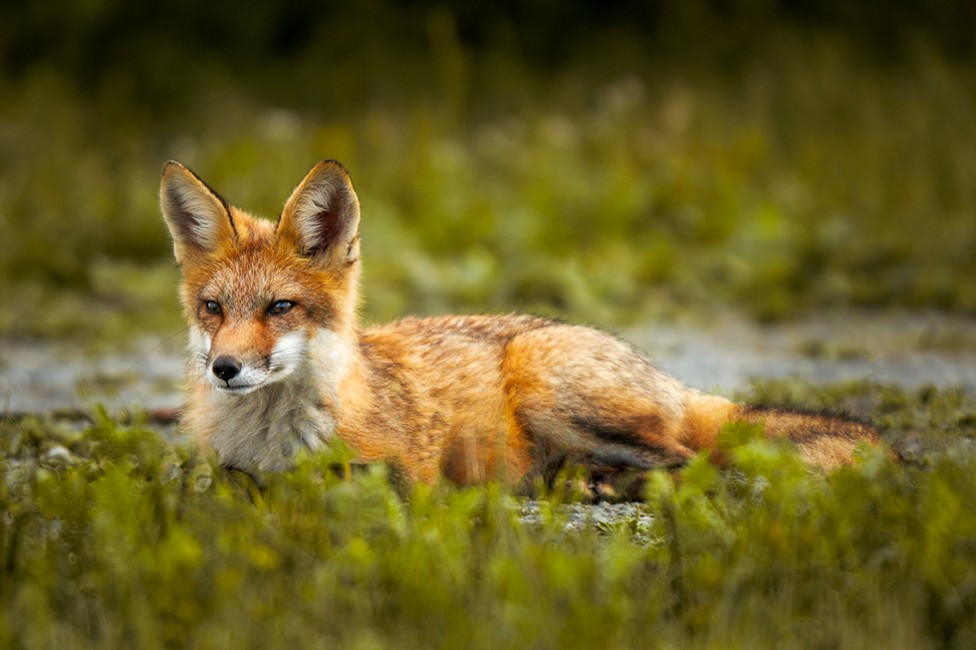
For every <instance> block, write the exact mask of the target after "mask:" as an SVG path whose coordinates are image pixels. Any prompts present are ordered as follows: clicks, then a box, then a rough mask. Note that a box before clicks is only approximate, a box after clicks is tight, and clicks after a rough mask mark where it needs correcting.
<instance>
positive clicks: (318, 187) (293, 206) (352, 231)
mask: <svg viewBox="0 0 976 650" xmlns="http://www.w3.org/2000/svg"><path fill="white" fill-rule="evenodd" d="M278 237H279V238H280V239H281V240H283V241H286V242H288V243H289V244H290V245H291V246H293V247H294V248H295V249H296V250H298V252H299V254H301V255H302V256H304V257H308V258H310V259H312V260H314V261H316V262H318V263H319V264H321V265H323V266H325V267H331V268H345V267H347V266H350V265H351V264H353V263H354V262H355V261H356V260H358V259H359V199H358V198H357V197H356V191H355V190H354V189H353V188H352V181H351V180H349V174H348V172H346V169H345V167H343V166H342V165H340V164H339V163H337V162H336V161H334V160H326V161H323V162H320V163H319V164H317V165H316V166H315V167H313V168H312V171H310V172H309V173H308V174H306V176H305V178H304V179H303V180H302V182H301V183H299V185H298V187H296V188H295V190H294V191H293V192H292V193H291V196H289V197H288V200H287V201H286V202H285V207H284V209H283V210H282V211H281V219H280V220H279V221H278Z"/></svg>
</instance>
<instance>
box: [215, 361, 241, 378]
mask: <svg viewBox="0 0 976 650" xmlns="http://www.w3.org/2000/svg"><path fill="white" fill-rule="evenodd" d="M211 371H212V372H213V374H214V375H216V376H217V378H218V379H220V380H222V381H230V380H231V379H233V378H234V377H236V376H237V374H238V373H239V372H240V371H241V362H240V361H239V360H237V359H235V358H234V357H229V356H227V355H223V356H220V357H217V358H216V359H214V362H213V367H212V368H211Z"/></svg>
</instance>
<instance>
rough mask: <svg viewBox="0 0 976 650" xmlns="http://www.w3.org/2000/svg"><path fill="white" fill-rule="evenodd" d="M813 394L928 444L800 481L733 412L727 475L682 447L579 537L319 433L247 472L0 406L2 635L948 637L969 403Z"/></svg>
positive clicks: (972, 570) (73, 642)
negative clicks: (686, 455)
mask: <svg viewBox="0 0 976 650" xmlns="http://www.w3.org/2000/svg"><path fill="white" fill-rule="evenodd" d="M831 390H832V391H833V393H831ZM815 393H816V394H819V395H820V398H819V399H820V402H821V403H824V404H827V403H830V404H833V405H834V406H837V400H836V399H835V398H834V397H831V396H830V395H828V393H831V394H832V395H835V396H836V395H841V396H845V397H847V396H850V395H852V394H853V395H855V396H858V397H861V398H865V396H869V397H870V398H871V399H874V400H877V401H879V402H880V403H882V404H883V407H882V408H880V409H879V413H880V415H879V418H880V422H883V423H889V424H890V425H891V427H892V429H893V430H905V428H906V427H916V425H919V424H921V425H922V426H921V427H918V428H916V430H918V431H922V432H923V433H924V434H925V436H926V440H928V441H929V442H930V444H931V447H930V449H929V451H927V452H926V453H925V454H923V455H920V456H919V457H918V460H917V462H915V463H912V464H908V465H906V464H898V463H895V462H893V461H891V460H890V459H889V458H887V457H886V456H885V455H884V454H881V453H877V452H868V453H866V455H865V457H864V458H863V459H862V461H861V462H860V463H859V464H857V465H856V466H854V467H850V468H845V469H841V470H839V471H836V472H834V473H832V474H830V475H829V476H820V475H811V474H810V473H809V472H808V470H806V469H805V468H804V467H803V466H802V465H801V464H800V463H799V461H798V460H797V459H796V458H795V457H794V456H793V455H792V454H791V453H790V452H789V451H788V450H786V449H784V448H782V447H776V446H772V445H770V444H769V443H766V442H760V441H758V440H757V439H756V438H755V436H756V433H757V432H756V431H754V430H752V429H751V428H749V427H742V428H739V429H732V430H729V431H727V432H726V434H725V443H724V444H725V445H726V447H727V448H728V449H730V450H731V451H730V452H729V454H730V457H731V458H733V459H734V471H731V472H719V471H718V470H717V469H716V468H715V467H714V466H712V465H711V464H710V463H709V462H708V461H707V459H706V458H705V457H701V458H698V459H696V460H695V461H693V462H692V463H691V464H690V465H689V466H688V467H686V468H685V469H684V470H683V471H682V472H681V473H680V474H679V475H678V476H676V477H671V476H669V475H667V474H665V473H660V474H655V475H653V476H652V479H651V481H650V482H649V487H648V491H647V502H646V503H645V504H644V505H642V506H641V507H640V508H639V509H637V510H634V511H630V513H629V514H627V515H626V516H622V517H618V518H616V519H612V520H610V521H609V522H606V521H605V522H604V523H603V524H600V525H591V526H589V527H584V528H583V529H578V528H575V527H573V526H569V525H568V524H569V519H568V518H569V516H570V514H569V513H570V511H569V510H568V509H567V508H566V507H564V506H562V505H561V504H562V503H564V502H563V500H562V499H563V497H562V496H560V495H559V494H553V495H551V496H550V497H549V498H547V499H546V500H544V501H542V502H539V503H538V504H537V506H536V508H535V510H534V512H536V513H537V514H538V515H540V516H538V517H536V518H534V519H532V520H529V519H527V518H524V517H523V512H524V511H525V507H526V506H525V503H524V501H522V500H521V499H518V498H515V497H514V496H512V495H510V494H508V493H506V492H505V491H504V490H500V489H499V488H498V487H497V486H485V487H476V488H466V489H457V488H447V487H436V488H433V489H431V488H427V487H424V486H416V487H410V486H402V485H401V486H399V487H397V485H396V484H395V483H393V484H391V482H390V480H389V479H388V477H387V474H386V472H385V470H384V469H383V468H381V467H375V468H373V469H372V470H371V471H367V472H365V473H359V474H355V475H353V477H351V478H349V479H342V478H339V476H338V475H337V474H336V473H335V471H333V470H332V469H331V467H333V466H335V464H337V463H338V464H342V463H344V462H345V461H346V459H347V456H346V455H345V454H344V452H343V451H342V450H339V449H336V450H333V451H332V452H329V453H327V454H325V455H323V456H320V457H310V458H306V459H304V460H303V461H302V462H301V463H300V464H299V466H298V468H297V469H296V470H294V471H292V472H289V473H286V474H282V475H277V476H270V477H266V478H267V483H266V485H265V486H264V487H263V488H261V489H259V488H257V487H256V486H255V485H254V484H253V482H251V480H250V479H249V478H247V477H245V476H243V475H240V474H237V473H231V474H228V473H226V472H224V471H222V470H215V469H214V468H212V467H211V466H210V465H209V464H207V463H206V462H205V461H204V460H203V459H201V458H199V457H198V456H197V455H195V454H194V453H193V452H192V451H191V450H189V449H188V448H186V447H185V446H183V445H182V444H178V443H176V444H174V443H170V442H166V441H165V439H164V438H163V437H161V436H160V435H159V433H158V432H156V431H154V430H152V429H151V428H149V427H146V426H145V425H139V424H135V425H130V426H123V425H121V424H119V423H117V422H114V421H112V420H110V419H108V418H107V417H106V416H105V415H104V414H99V413H97V412H96V414H95V415H94V420H93V423H92V424H91V425H88V426H86V427H85V428H84V429H83V430H80V431H79V430H78V428H77V427H68V426H63V425H58V424H56V423H52V422H41V421H37V420H30V419H27V420H22V421H19V422H12V421H9V420H6V421H3V422H0V427H2V429H3V431H2V434H3V435H0V445H2V449H0V452H2V453H0V477H2V481H0V506H2V510H3V512H4V513H5V515H4V516H3V517H2V518H0V643H2V644H3V645H4V646H5V647H31V648H45V647H59V648H85V647H106V646H109V647H120V646H126V647H145V648H153V647H174V646H178V647H214V648H221V647H241V646H261V647H294V646H296V645H303V646H308V647H333V646H340V647H352V648H374V647H390V646H396V647H404V648H413V647H418V648H419V647H424V648H429V647H461V646H463V647H472V648H498V647H520V648H521V647H534V648H548V647H566V648H575V647H592V646H593V645H594V644H603V645H608V646H611V647H620V648H627V647H635V648H636V647H647V646H648V645H657V646H661V647H729V646H748V647H783V646H792V647H838V648H853V647H865V646H871V647H878V646H883V647H891V648H919V647H955V648H963V647H970V646H971V644H972V643H973V641H974V640H976V627H974V620H976V619H974V618H973V616H972V613H973V611H974V608H976V545H974V541H973V540H976V527H974V526H976V511H974V502H973V500H972V499H971V498H970V497H969V495H971V494H973V492H974V490H976V478H974V477H976V448H974V447H973V445H972V440H973V436H974V434H976V425H974V423H976V402H974V401H973V399H972V397H971V396H969V397H966V396H965V395H963V394H960V393H956V392H952V391H949V392H939V391H935V390H929V391H924V392H922V393H919V394H906V393H904V392H901V391H899V390H897V389H891V388H884V387H877V386H867V385H865V386H860V387H853V386H844V387H836V388H834V389H830V390H826V389H817V391H815ZM791 394H792V395H793V398H797V397H801V398H803V399H811V398H810V397H809V396H807V397H803V396H801V395H799V394H798V392H797V389H796V388H795V387H792V388H791V387H790V386H788V385H773V384H770V385H767V386H765V387H763V388H757V390H756V395H755V396H754V397H755V398H756V401H763V400H776V401H777V402H778V403H782V402H783V401H784V400H785V401H787V402H788V401H789V400H790V399H792V398H790V395H791ZM806 403H807V404H810V405H817V403H818V402H817V401H816V400H815V399H814V400H813V401H809V402H806ZM920 413H931V414H941V413H944V414H945V415H931V416H928V417H929V418H930V419H928V420H925V419H924V418H923V419H921V420H919V414H920ZM648 515H649V516H650V518H649V519H648Z"/></svg>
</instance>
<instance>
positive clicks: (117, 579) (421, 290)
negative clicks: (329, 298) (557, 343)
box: [0, 0, 976, 650]
mask: <svg viewBox="0 0 976 650" xmlns="http://www.w3.org/2000/svg"><path fill="white" fill-rule="evenodd" d="M936 4H937V7H936V8H935V9H933V8H932V7H931V6H930V5H924V4H920V3H916V2H911V1H910V0H892V2H888V3H884V4H878V7H877V8H873V7H869V6H867V5H865V6H864V7H860V6H858V7H853V6H852V5H850V3H847V2H843V1H842V0H804V1H803V2H775V1H773V2H762V3H755V2H750V3H740V4H736V3H720V2H712V1H710V0H665V1H663V2H659V3H644V2H620V3H609V4H608V3H603V2H596V1H594V0H570V1H567V2H560V3H548V2H514V3H513V2H500V3H492V4H490V5H486V4H485V3H473V2H466V1H463V0H462V1H460V2H455V3H453V4H445V3H443V2H440V1H439V0H413V1H411V2H393V1H392V0H366V1H364V2H356V3H308V2H303V1H300V0H282V1H281V2H277V3H261V4H260V6H255V7H244V6H242V5H241V3H231V2H229V0H215V1H214V2H207V3H199V2H195V1H192V0H171V1H170V2H166V3H132V2H124V1H123V0H99V1H98V2H82V3H63V2H55V1H54V0H32V1H31V2H27V1H23V0H12V1H10V2H5V3H3V4H2V5H0V145H2V146H0V232H3V236H2V243H0V287H2V291H0V340H2V341H5V342H6V343H5V344H10V342H11V341H12V340H14V339H23V338H45V337H47V338H53V339H58V340H63V341H66V342H68V343H69V344H71V345H72V346H73V347H77V346H74V344H75V343H77V342H86V343H90V342H94V343H98V342H99V341H101V342H103V343H104V342H105V341H109V342H111V345H112V346H113V348H115V347H117V346H118V345H120V342H121V341H122V340H123V339H124V338H126V337H128V336H129V335H131V334H133V333H149V334H151V335H152V336H154V337H158V338H163V337H165V336H167V335H168V334H170V333H173V332H178V331H179V330H180V328H181V327H182V323H181V319H180V316H179V308H178V305H177V301H176V283H177V281H178V279H177V275H176V270H175V268H174V265H173V262H172V259H171V253H170V244H169V242H168V238H167V235H166V232H165V228H164V226H163V224H162V221H161V219H160V217H159V214H158V207H157V205H156V202H157V199H156V189H155V188H156V186H157V183H158V173H159V170H160V168H161V166H162V163H163V162H164V161H165V160H166V159H169V158H176V159H179V160H181V161H183V162H185V163H186V164H188V165H189V166H190V167H191V168H193V169H195V170H196V171H197V172H199V173H200V174H201V175H202V176H203V177H204V178H206V179H207V180H208V181H209V182H210V183H211V184H212V185H213V186H214V187H216V188H217V189H218V190H219V191H220V192H221V193H222V194H223V195H224V196H225V197H226V198H227V199H228V200H229V201H231V202H233V203H234V204H236V205H239V206H241V207H243V208H245V209H249V210H253V211H254V212H257V213H261V214H265V215H268V216H274V215H275V214H277V213H278V210H279V209H280V206H281V204H282V202H283V200H284V198H285V196H286V195H287V193H288V192H289V191H290V189H291V188H292V187H293V186H294V185H295V184H296V183H297V182H298V180H299V179H300V178H301V176H302V175H303V174H304V173H305V172H306V171H307V169H308V168H309V167H310V166H311V165H312V164H313V163H314V162H315V161H316V160H318V159H321V158H326V157H329V158H336V159H339V160H341V161H343V162H344V163H345V164H346V165H347V166H348V167H349V169H350V171H351V173H352V175H353V179H354V181H355V183H356V186H357V188H358V190H359V192H360V195H361V199H362V203H363V209H364V221H363V226H362V227H363V247H364V254H365V266H364V270H365V284H366V287H365V291H364V293H365V297H366V300H367V303H366V304H365V305H364V314H365V317H366V319H367V320H368V321H380V320H386V319H388V318H393V317H396V316H400V315H402V314H404V313H408V312H413V313H437V312H444V311H449V310H450V311H502V310H520V311H536V312H542V313H548V314H556V315H561V316H567V317H570V318H573V319H578V320H586V321H591V322H595V323H598V324H613V325H617V326H619V325H625V324H627V323H628V322H632V321H640V320H641V319H645V318H647V317H648V315H649V314H653V316H654V317H655V318H666V317H668V316H669V315H675V314H677V313H678V312H679V311H680V312H685V311H691V312H693V313H695V314H702V313H705V314H708V313H709V310H711V309H724V308H726V307H728V306H730V305H731V306H734V307H736V308H741V309H743V310H745V311H746V312H748V313H749V314H751V315H753V316H755V317H757V318H763V319H779V318H789V317H792V316H795V315H798V314H802V313H804V312H809V311H815V310H822V309H830V308H835V307H842V308H843V307H851V306H854V307H871V308H887V307H906V308H909V309H911V308H920V309H932V308H937V309H943V310H949V311H955V312H959V313H973V312H976V284H974V283H972V282H971V281H969V279H970V278H972V277H974V275H976V220H974V219H973V215H974V214H976V150H974V148H973V146H972V143H973V142H976V120H974V119H972V116H973V114H974V111H976V66H974V65H973V64H974V62H976V30H974V29H973V25H974V24H976V16H974V12H976V9H974V7H976V5H974V4H973V3H971V2H964V1H961V0H960V1H954V0H947V1H945V2H940V3H936ZM652 5H653V6H652ZM732 5H734V6H732ZM950 347H951V346H950ZM0 352H2V350H0ZM827 352H829V350H828V351H824V350H822V349H812V350H811V353H812V354H818V353H827ZM3 363H4V360H3V359H2V358H0V370H6V367H4V366H3ZM744 397H747V398H749V399H750V400H751V401H754V402H756V403H761V404H778V405H783V404H793V405H799V406H803V407H807V408H826V409H844V410H850V411H853V412H855V413H859V414H869V417H871V418H872V419H873V420H874V422H875V423H876V424H877V425H878V426H880V427H881V428H882V429H884V430H885V431H888V432H889V434H888V435H889V437H890V438H891V439H892V440H898V439H900V438H903V437H905V436H906V434H907V433H908V432H916V433H918V434H919V437H918V438H914V437H910V436H909V437H905V441H904V442H903V443H902V444H903V447H902V451H903V453H904V455H905V456H906V457H907V458H908V459H909V462H905V463H896V462H894V461H892V460H891V459H890V458H888V457H887V456H886V455H884V454H883V453H882V452H879V451H870V450H865V453H864V458H863V459H862V460H861V462H860V463H859V464H857V465H856V466H854V467H850V468H845V469H842V470H839V471H837V472H834V473H832V474H830V475H828V476H821V475H812V474H810V473H809V472H808V471H807V470H806V469H805V468H803V467H802V466H801V465H800V464H799V463H798V461H797V460H796V458H795V457H794V456H793V455H791V453H790V452H789V451H788V450H785V449H783V448H781V447H777V446H774V445H771V444H769V443H764V442H759V441H757V440H756V431H754V430H753V429H751V428H749V427H732V428H730V429H729V430H727V431H726V432H725V434H724V441H725V442H724V444H725V445H726V446H727V448H728V451H727V455H728V457H729V458H731V459H732V460H733V469H731V470H729V471H724V472H720V471H718V470H717V469H716V468H715V467H714V466H712V465H711V464H710V463H709V462H708V460H707V459H706V458H705V457H701V458H697V459H696V460H694V461H693V462H692V463H691V464H690V465H689V466H688V467H686V468H685V469H684V470H683V471H681V472H680V473H678V474H677V475H676V476H669V475H667V474H663V473H658V474H653V475H652V476H651V479H650V481H649V484H648V486H647V493H646V497H647V500H646V503H644V504H642V505H640V506H638V507H633V508H631V509H629V510H625V511H621V512H617V513H616V514H614V515H613V516H609V517H608V516H605V510H604V509H603V506H592V507H588V508H582V507H581V506H579V505H578V504H575V503H574V502H573V497H574V495H572V494H562V493H556V494H551V495H548V496H547V497H546V498H545V499H543V500H541V501H536V502H528V501H526V500H524V499H521V498H518V497H516V496H514V495H511V494H509V493H507V492H505V491H504V490H502V489H500V488H499V487H498V486H485V487H477V488H465V489H456V488H449V487H446V486H438V487H435V488H426V487H423V486H404V485H401V484H399V483H398V482H397V481H396V480H395V478H391V477H390V476H389V472H388V471H387V470H386V469H385V468H383V467H375V468H371V469H369V470H367V471H365V472H362V473H354V474H353V475H351V476H348V477H347V478H341V477H340V474H343V475H346V474H347V473H346V472H341V473H337V472H336V471H335V469H334V467H335V466H339V467H344V466H346V465H347V463H348V457H347V455H346V454H345V453H344V452H343V450H341V449H333V450H331V451H330V452H329V453H327V454H325V455H323V456H320V457H310V458H305V459H303V460H302V462H301V463H300V465H299V467H298V468H297V469H296V470H295V471H293V472H289V473H287V474H283V475H280V476H269V477H265V481H266V482H265V484H264V485H262V486H261V487H259V486H257V485H256V484H255V483H254V482H253V481H252V480H251V479H250V478H249V477H246V476H244V475H240V474H237V473H227V472H224V471H222V470H219V469H215V468H213V467H211V465H210V464H208V462H206V460H205V459H202V458H200V457H198V456H197V455H196V454H195V452H193V451H192V450H190V449H189V448H187V447H186V446H184V445H183V444H182V443H175V442H172V441H171V439H170V438H169V436H168V433H167V432H161V431H159V430H156V429H154V428H152V427H151V426H149V425H148V424H146V423H138V422H137V423H135V424H123V423H121V422H117V421H113V420H112V419H110V418H109V417H107V416H106V415H105V413H104V412H96V413H95V414H94V415H93V417H92V421H91V422H90V423H86V424H84V425H82V426H78V425H77V423H69V422H63V421H57V420H53V419H44V418H40V417H38V418H31V417H27V418H21V419H14V418H13V417H12V416H10V415H9V414H3V415H0V647H11V648H18V647H25V648H58V649H59V650H71V649H73V648H88V647H140V648H142V647H145V648H154V647H187V648H194V647H199V648H224V647H269V648H274V647H296V646H306V647H342V648H362V649H367V648H370V649H371V648H384V647H397V648H401V647H402V648H408V649H409V648H414V647H416V648H428V647H444V648H455V647H468V648H499V647H500V648H505V647H519V648H523V647H532V648H549V647H561V648H563V647H565V648H575V647H593V646H606V647H615V648H616V647H619V648H629V647H634V648H638V647H640V648H644V647H656V646H661V647H681V648H685V647H784V646H785V647H798V646H799V647H831V648H833V647H838V648H854V647H889V648H919V647H923V648H924V647H948V648H970V647H974V646H976V501H974V500H973V498H972V495H973V494H976V448H974V442H973V440H974V437H976V401H974V397H973V395H972V393H971V392H968V393H967V392H966V391H964V390H962V389H959V390H953V389H942V390H937V389H934V388H930V389H925V390H923V391H920V392H918V393H907V392H905V391H903V390H899V389H894V388H889V387H884V386H877V385H871V384H845V385H841V386H827V387H811V386H806V385H798V384H795V383H792V382H773V383H763V384H757V385H756V386H755V387H754V389H753V391H752V393H751V394H750V395H748V396H744ZM615 512H616V511H615ZM581 513H583V515H584V516H588V517H590V519H589V522H588V524H587V525H584V526H578V525H577V524H578V523H579V522H578V518H579V517H580V516H581ZM621 513H622V514H621Z"/></svg>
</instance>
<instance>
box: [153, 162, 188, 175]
mask: <svg viewBox="0 0 976 650" xmlns="http://www.w3.org/2000/svg"><path fill="white" fill-rule="evenodd" d="M186 171H188V170H187V168H186V165H184V164H183V163H181V162H180V161H178V160H167V161H166V164H165V165H163V170H162V172H161V173H160V176H162V177H163V178H169V177H171V176H173V174H177V173H179V172H186Z"/></svg>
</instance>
